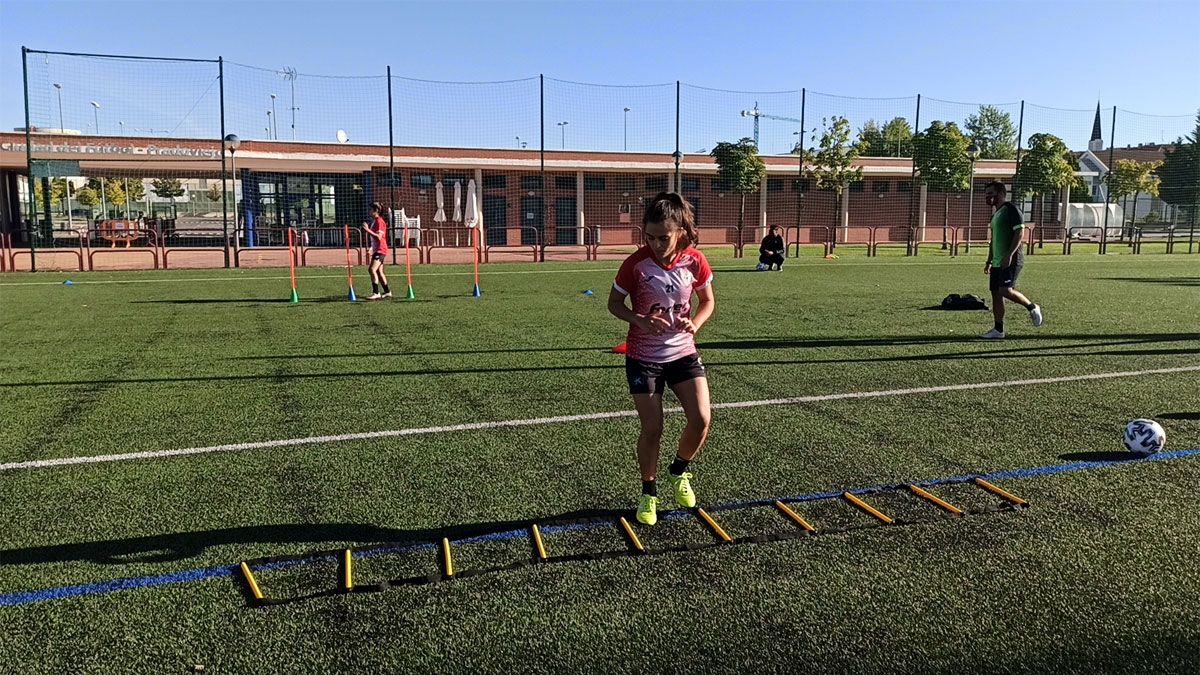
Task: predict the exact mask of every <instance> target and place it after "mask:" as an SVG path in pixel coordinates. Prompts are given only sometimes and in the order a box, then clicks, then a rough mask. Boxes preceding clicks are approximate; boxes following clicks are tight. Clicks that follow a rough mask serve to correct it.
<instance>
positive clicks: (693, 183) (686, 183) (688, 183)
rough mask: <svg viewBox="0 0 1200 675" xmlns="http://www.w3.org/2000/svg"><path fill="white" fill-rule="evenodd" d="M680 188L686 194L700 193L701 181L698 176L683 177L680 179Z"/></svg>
mask: <svg viewBox="0 0 1200 675" xmlns="http://www.w3.org/2000/svg"><path fill="white" fill-rule="evenodd" d="M679 182H680V184H681V185H680V187H681V189H682V190H683V191H684V192H699V191H700V179H699V178H697V177H696V176H682V177H681V178H680V179H679Z"/></svg>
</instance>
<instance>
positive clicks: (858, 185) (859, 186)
mask: <svg viewBox="0 0 1200 675" xmlns="http://www.w3.org/2000/svg"><path fill="white" fill-rule="evenodd" d="M864 188H866V184H865V183H863V182H862V181H861V180H856V181H854V182H853V183H850V191H851V192H862V191H863V189H864Z"/></svg>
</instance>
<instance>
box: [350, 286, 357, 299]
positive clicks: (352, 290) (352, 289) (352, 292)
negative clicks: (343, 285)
mask: <svg viewBox="0 0 1200 675" xmlns="http://www.w3.org/2000/svg"><path fill="white" fill-rule="evenodd" d="M349 300H350V302H356V301H357V300H358V296H357V295H355V294H354V287H353V286H351V287H350V297H349Z"/></svg>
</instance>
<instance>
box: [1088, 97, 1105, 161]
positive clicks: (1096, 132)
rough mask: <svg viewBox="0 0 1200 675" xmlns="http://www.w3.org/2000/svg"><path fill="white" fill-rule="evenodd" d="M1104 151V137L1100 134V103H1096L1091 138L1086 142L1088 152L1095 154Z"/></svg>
mask: <svg viewBox="0 0 1200 675" xmlns="http://www.w3.org/2000/svg"><path fill="white" fill-rule="evenodd" d="M1103 149H1104V136H1103V135H1102V134H1101V133H1100V101H1096V119H1095V121H1094V122H1092V138H1091V140H1089V141H1088V150H1091V151H1092V152H1097V151H1100V150H1103Z"/></svg>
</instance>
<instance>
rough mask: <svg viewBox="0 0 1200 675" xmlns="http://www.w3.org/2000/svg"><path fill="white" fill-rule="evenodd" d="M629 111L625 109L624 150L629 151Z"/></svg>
mask: <svg viewBox="0 0 1200 675" xmlns="http://www.w3.org/2000/svg"><path fill="white" fill-rule="evenodd" d="M629 110H630V108H625V150H626V151H627V152H628V151H629Z"/></svg>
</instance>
